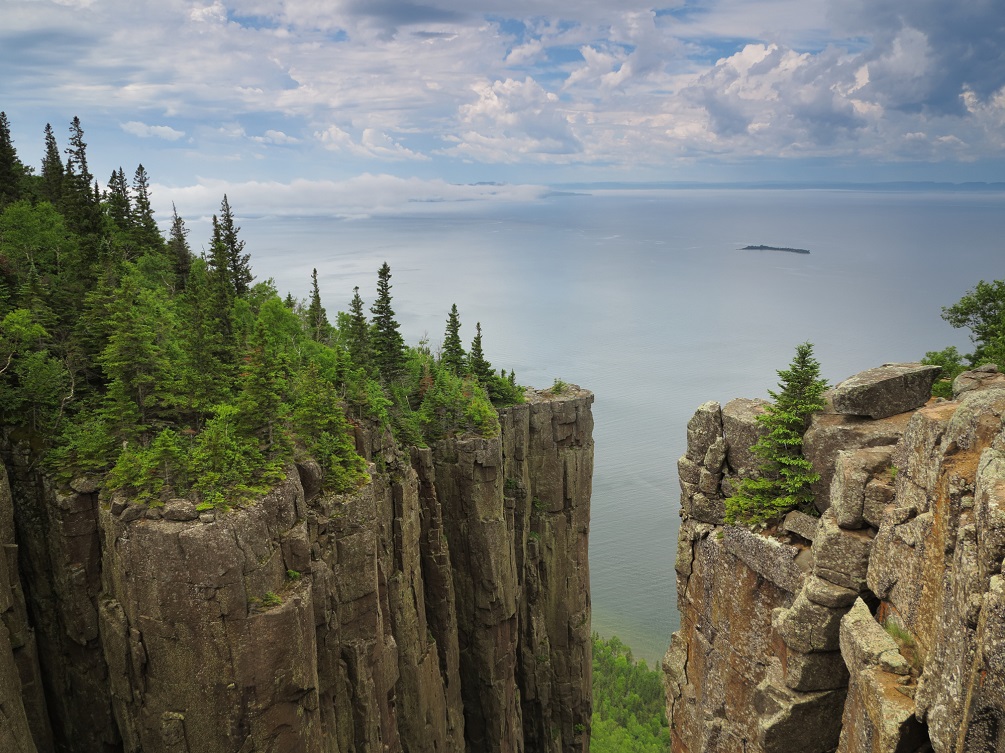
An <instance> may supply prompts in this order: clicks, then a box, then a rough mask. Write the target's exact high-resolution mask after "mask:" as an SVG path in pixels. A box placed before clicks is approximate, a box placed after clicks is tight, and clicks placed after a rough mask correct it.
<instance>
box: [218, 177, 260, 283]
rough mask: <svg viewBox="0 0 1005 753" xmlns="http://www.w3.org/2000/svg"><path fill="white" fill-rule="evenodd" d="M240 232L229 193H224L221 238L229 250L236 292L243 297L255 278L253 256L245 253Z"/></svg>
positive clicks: (232, 279)
mask: <svg viewBox="0 0 1005 753" xmlns="http://www.w3.org/2000/svg"><path fill="white" fill-rule="evenodd" d="M239 232H241V228H239V227H238V226H237V225H236V224H235V223H234V212H233V210H231V208H230V202H229V201H228V200H227V194H224V195H223V202H222V203H221V204H220V223H219V233H220V239H221V240H222V242H223V245H224V248H225V249H226V251H227V263H228V266H229V268H230V279H231V284H232V285H233V287H234V293H235V295H237V297H238V298H243V297H244V296H245V295H246V294H247V292H248V288H249V287H250V285H251V281H252V280H254V279H255V278H254V276H253V275H252V274H251V263H250V262H251V256H250V254H246V253H244V241H242V240H241V239H240V238H238V237H237V234H238V233H239Z"/></svg>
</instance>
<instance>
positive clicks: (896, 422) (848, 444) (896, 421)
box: [803, 413, 916, 512]
mask: <svg viewBox="0 0 1005 753" xmlns="http://www.w3.org/2000/svg"><path fill="white" fill-rule="evenodd" d="M911 415H912V414H910V413H898V414H897V415H896V416H891V417H890V418H882V419H879V420H878V421H873V420H871V419H868V418H862V417H860V416H843V415H840V414H837V413H814V414H813V416H812V418H811V419H810V428H809V429H807V430H806V433H805V434H804V435H803V455H804V456H805V457H806V458H807V460H809V461H810V462H811V463H812V464H813V470H814V471H815V472H816V473H819V474H820V480H819V481H817V482H815V483H814V484H813V486H812V489H813V502H814V504H815V505H816V507H817V509H818V510H820V511H821V512H823V511H824V510H826V509H827V508H828V507H829V506H830V491H831V480H832V477H833V475H834V466H835V464H836V462H837V455H838V453H839V452H841V451H842V450H856V449H861V448H863V447H888V446H892V445H896V444H897V443H898V442H899V441H900V439H901V437H903V436H904V432H905V431H906V430H907V427H908V423H909V421H910V420H911ZM915 415H916V414H915ZM897 465H898V467H900V464H899V463H897Z"/></svg>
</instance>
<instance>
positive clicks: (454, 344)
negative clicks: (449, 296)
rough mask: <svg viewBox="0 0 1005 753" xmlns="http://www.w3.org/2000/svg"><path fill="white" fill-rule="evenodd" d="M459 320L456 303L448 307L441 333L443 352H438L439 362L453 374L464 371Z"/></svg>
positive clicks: (465, 355)
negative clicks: (444, 329)
mask: <svg viewBox="0 0 1005 753" xmlns="http://www.w3.org/2000/svg"><path fill="white" fill-rule="evenodd" d="M460 331H461V320H460V317H459V316H458V314H457V304H456V303H455V304H453V305H452V306H451V307H450V314H449V315H448V317H447V329H446V332H445V333H444V335H443V352H442V353H441V354H440V364H441V365H442V366H443V367H444V368H447V369H450V371H452V372H453V373H454V374H457V375H461V374H464V372H465V363H466V361H467V354H466V353H465V352H464V346H463V345H461V335H460Z"/></svg>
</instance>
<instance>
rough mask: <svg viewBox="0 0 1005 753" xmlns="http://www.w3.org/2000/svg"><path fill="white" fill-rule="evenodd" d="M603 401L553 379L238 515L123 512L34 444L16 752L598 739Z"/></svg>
mask: <svg viewBox="0 0 1005 753" xmlns="http://www.w3.org/2000/svg"><path fill="white" fill-rule="evenodd" d="M592 400H593V397H592V395H591V394H590V393H588V392H586V391H581V390H578V389H571V390H568V391H567V392H566V393H565V394H563V395H561V396H551V395H548V394H545V393H542V394H539V393H533V394H530V395H529V400H528V403H527V404H525V405H520V406H516V407H514V408H511V409H508V410H506V411H503V412H502V414H501V416H500V418H501V423H502V425H503V432H502V435H501V436H499V437H495V438H492V439H482V438H460V439H455V440H449V441H444V442H441V443H439V444H437V446H435V447H433V448H430V449H422V450H420V449H413V450H412V451H411V455H410V456H407V457H406V456H405V455H403V454H402V452H401V451H400V450H399V449H398V448H397V447H396V446H395V445H394V443H393V441H392V440H391V438H390V437H389V436H388V435H381V434H374V433H371V432H367V431H362V430H361V431H360V432H359V435H358V437H357V443H358V445H359V446H360V448H361V451H363V452H364V453H365V454H366V456H367V457H368V459H370V460H371V461H372V463H373V464H372V465H371V470H372V476H373V481H372V482H371V483H370V484H368V485H366V486H365V487H363V488H361V489H360V490H359V491H358V492H356V493H354V494H351V495H336V496H332V495H325V494H321V493H320V492H319V486H320V485H319V483H318V474H317V468H316V467H315V466H313V464H312V463H310V462H307V463H304V464H303V465H301V466H299V467H298V469H296V470H295V469H293V468H291V469H290V470H289V472H288V474H287V479H286V481H284V482H282V483H281V484H279V485H278V486H276V487H275V488H274V489H273V490H272V491H271V492H270V493H269V494H268V495H266V496H265V497H264V498H262V499H260V500H258V501H256V502H255V503H254V504H250V505H247V506H244V507H241V508H235V509H232V510H228V511H200V510H198V509H197V508H196V507H195V506H193V505H192V504H191V503H190V502H187V501H184V500H172V501H169V502H167V503H165V504H164V505H163V506H162V507H153V508H147V507H145V506H140V505H134V504H130V503H128V501H127V500H123V499H112V500H110V501H109V502H105V503H101V502H99V494H98V492H99V489H98V486H97V484H95V483H93V482H90V481H87V480H84V479H78V480H77V481H74V482H73V484H72V485H71V486H72V488H71V489H68V490H59V491H56V490H53V489H50V488H48V487H44V486H41V485H39V484H38V477H37V475H36V474H33V473H31V472H30V469H29V468H28V467H27V462H26V459H25V462H22V459H21V458H19V456H17V455H13V456H12V458H11V464H12V467H13V468H14V469H15V472H16V474H15V476H16V483H15V484H14V494H13V497H11V496H10V495H8V496H7V497H4V495H3V493H2V490H3V485H2V484H0V544H2V545H3V548H4V552H3V553H4V555H5V557H3V558H2V559H0V617H2V623H0V750H4V751H6V750H11V751H18V753H21V751H24V752H25V753H34V751H36V750H38V751H50V750H54V751H74V752H77V751H82V752H86V753H90V752H91V751H94V752H95V753H98V752H99V751H100V752H101V753H106V752H110V751H129V752H130V753H132V752H135V753H139V752H140V751H142V752H143V753H160V752H162V751H163V752H164V753H183V752H184V753H203V752H204V753H228V752H230V751H232V752H233V753H251V752H252V751H276V752H279V751H290V753H293V752H294V751H296V752H298V753H299V752H304V753H315V752H316V753H369V752H371V751H372V752H373V753H377V752H380V753H394V752H395V751H401V752H402V753H404V752H406V751H407V752H408V753H439V752H446V751H460V750H468V751H472V752H473V751H478V752H479V753H480V752H481V751H500V752H502V751H523V750H526V751H554V752H555V753H571V752H572V751H577V752H578V753H584V752H585V751H587V750H588V747H589V720H590V713H591V703H590V668H591V657H590V605H589V576H588V567H587V561H586V557H587V535H588V530H589V499H590V490H591V474H592V462H593V443H592V417H591V414H590V406H591V404H592ZM10 446H16V444H15V443H10ZM378 469H379V470H378ZM18 474H19V475H18ZM5 511H6V512H5ZM12 511H13V513H14V516H15V517H16V519H17V526H16V532H15V526H14V525H13V524H12V521H10V517H11V512H12ZM5 516H6V517H5ZM5 520H6V521H8V522H6V523H5V522H4V521H5ZM15 541H17V545H15V543H14V542H15ZM19 550H20V554H21V556H20V557H18V552H19ZM22 582H23V583H24V594H26V595H27V598H25V596H24V595H23V594H22V589H21V583H22ZM36 636H37V640H36ZM36 644H37V646H38V650H37V652H36V649H35V646H36ZM36 655H37V658H36ZM43 688H44V691H45V692H44V693H43V692H42V691H43Z"/></svg>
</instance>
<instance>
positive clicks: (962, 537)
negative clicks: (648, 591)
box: [663, 364, 1005, 753]
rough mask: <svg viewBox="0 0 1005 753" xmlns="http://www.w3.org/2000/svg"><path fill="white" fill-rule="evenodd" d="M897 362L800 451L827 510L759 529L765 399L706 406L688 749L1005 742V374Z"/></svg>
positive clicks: (688, 494)
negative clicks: (944, 379)
mask: <svg viewBox="0 0 1005 753" xmlns="http://www.w3.org/2000/svg"><path fill="white" fill-rule="evenodd" d="M933 379H934V372H933V371H932V369H930V368H927V367H921V366H919V365H917V364H890V365H887V366H884V367H881V368H879V369H873V370H870V371H868V372H863V373H862V374H859V375H856V376H855V377H854V378H852V379H849V380H847V381H846V382H844V383H842V384H841V385H838V387H837V388H835V389H834V390H833V392H832V393H831V396H830V401H829V407H828V409H827V410H826V411H824V412H822V413H819V414H816V415H815V416H814V417H813V420H812V423H811V425H810V427H809V428H808V430H807V432H806V435H805V437H804V452H805V454H806V455H807V457H809V458H810V459H811V460H812V462H813V463H814V466H815V470H816V471H817V472H818V473H820V474H821V480H820V482H819V483H818V484H817V488H816V504H817V507H818V508H819V510H820V512H821V513H822V514H821V516H820V517H819V519H818V518H815V517H811V516H808V515H805V514H803V513H799V512H792V513H789V515H788V516H787V517H786V518H785V520H784V521H783V522H781V523H780V524H779V525H778V526H777V527H775V528H771V529H768V530H766V531H763V532H759V533H754V532H751V531H749V530H747V529H745V528H742V527H736V526H727V525H725V524H724V522H723V512H724V505H723V500H724V499H725V497H727V496H728V495H729V494H730V492H731V490H732V489H733V488H734V485H735V483H736V480H737V478H738V477H743V476H745V475H748V474H751V473H753V472H754V471H755V470H756V461H755V458H753V457H752V456H751V455H750V453H749V452H748V451H747V448H749V447H750V445H751V444H752V443H753V441H754V440H755V439H756V437H757V432H758V430H759V425H758V424H757V422H756V415H757V414H758V412H759V411H760V410H761V405H762V403H761V402H760V401H752V400H734V401H732V402H730V403H728V404H726V405H724V406H720V405H718V404H717V403H706V404H705V405H703V406H701V407H700V408H699V409H698V411H697V412H696V413H695V416H694V418H692V420H691V422H690V423H689V424H688V447H687V454H686V455H685V456H684V457H682V458H681V459H680V461H679V466H678V467H679V472H680V482H681V488H682V498H681V499H682V511H681V513H682V517H683V519H684V520H683V523H682V526H681V532H680V538H679V541H678V550H677V562H676V570H677V577H678V594H677V600H678V607H679V609H680V612H681V629H680V631H679V632H677V633H675V634H674V635H673V637H672V640H671V645H670V648H669V650H668V652H667V655H666V657H665V659H664V662H663V668H664V672H665V674H666V684H667V689H668V715H669V718H670V719H671V727H672V738H673V749H674V751H675V753H705V752H708V753H711V752H712V751H721V752H723V753H726V752H727V751H728V752H730V753H732V752H733V751H735V752H736V753H741V752H742V753H755V752H758V753H759V752H761V751H764V752H773V751H779V752H781V751H785V752H786V753H829V752H830V751H840V753H923V752H924V751H932V750H934V751H935V752H936V753H1001V751H1005V575H1003V572H1002V568H1003V564H1005V432H1003V428H1002V416H1003V414H1005V376H1003V375H1000V374H997V373H996V372H995V371H994V369H993V367H988V368H982V369H980V370H977V371H974V372H967V373H964V374H963V375H961V376H960V377H958V378H957V379H956V380H955V382H954V384H953V390H954V399H953V400H951V401H945V400H928V395H929V394H930V388H931V384H932V380H933Z"/></svg>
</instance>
